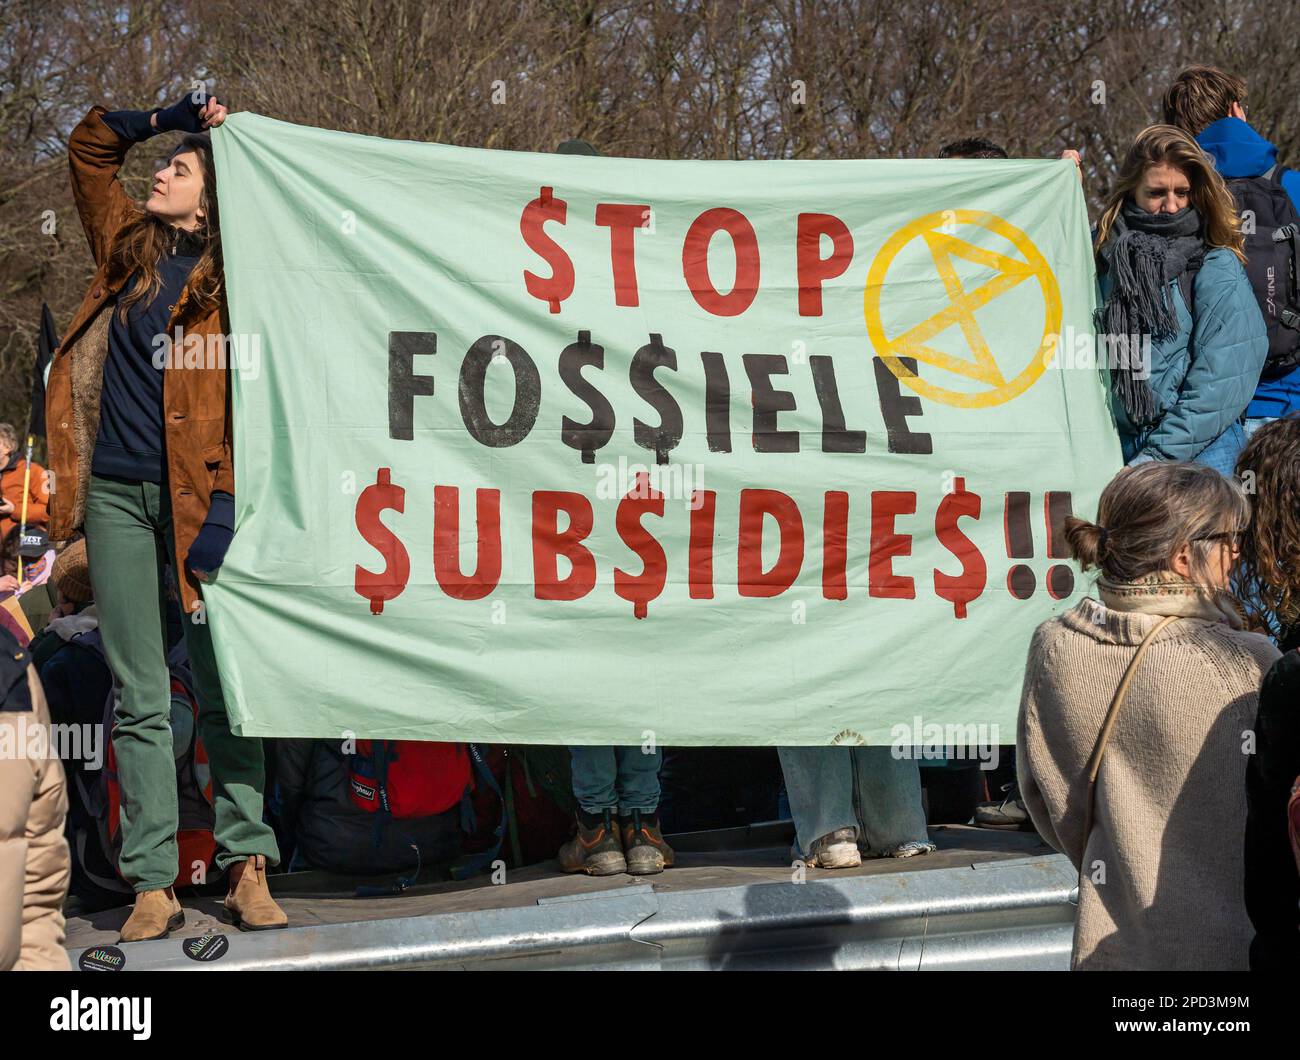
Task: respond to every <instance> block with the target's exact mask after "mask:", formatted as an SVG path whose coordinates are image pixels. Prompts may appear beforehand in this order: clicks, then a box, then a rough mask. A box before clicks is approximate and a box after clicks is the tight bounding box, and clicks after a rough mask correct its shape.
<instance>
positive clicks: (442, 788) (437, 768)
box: [348, 740, 472, 820]
mask: <svg viewBox="0 0 1300 1060" xmlns="http://www.w3.org/2000/svg"><path fill="white" fill-rule="evenodd" d="M471 780H472V777H471V770H470V761H469V752H468V751H467V750H466V748H465V745H464V744H463V743H430V742H426V741H423V740H358V741H357V749H356V750H355V751H354V752H353V753H352V754H350V755H348V782H349V789H348V796H349V798H351V799H352V802H353V803H354V804H355V805H356V806H358V807H359V808H361V809H363V810H365V811H366V812H367V813H386V814H387V815H388V816H390V817H393V818H396V819H398V820H403V819H410V818H413V817H433V816H434V815H435V814H439V813H446V812H447V811H448V810H450V809H451V808H452V807H453V806H456V805H457V804H459V802H460V801H461V799H462V798H464V797H465V796H466V794H467V793H468V792H469V790H470V787H471Z"/></svg>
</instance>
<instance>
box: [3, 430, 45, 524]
mask: <svg viewBox="0 0 1300 1060" xmlns="http://www.w3.org/2000/svg"><path fill="white" fill-rule="evenodd" d="M24 481H26V483H27V525H28V526H41V527H43V526H45V525H46V524H47V523H48V522H49V504H50V490H49V484H48V482H47V481H46V475H45V468H43V467H41V465H40V464H37V463H33V464H32V473H31V475H30V476H28V475H27V461H26V460H25V459H23V456H22V445H21V444H20V440H19V437H18V432H17V431H16V430H14V428H13V427H12V426H11V425H9V424H8V423H0V541H3V540H4V539H5V538H6V537H7V536H8V535H9V531H10V530H12V529H13V528H14V527H15V526H18V525H19V524H20V523H21V522H22V518H23V483H24Z"/></svg>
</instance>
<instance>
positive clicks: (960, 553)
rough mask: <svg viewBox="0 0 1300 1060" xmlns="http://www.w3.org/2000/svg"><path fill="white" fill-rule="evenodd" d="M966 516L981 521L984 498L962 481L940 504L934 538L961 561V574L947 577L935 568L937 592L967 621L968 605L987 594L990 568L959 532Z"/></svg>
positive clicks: (960, 480) (957, 480) (976, 549)
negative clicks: (981, 594)
mask: <svg viewBox="0 0 1300 1060" xmlns="http://www.w3.org/2000/svg"><path fill="white" fill-rule="evenodd" d="M966 515H969V516H970V517H971V518H972V519H978V518H979V517H980V498H979V494H976V493H969V492H967V490H966V480H965V479H964V478H958V479H956V480H955V481H954V482H953V490H952V492H951V493H949V494H947V495H946V496H945V497H944V498H943V500H942V501H941V502H940V503H939V510H938V511H937V512H936V513H935V516H934V536H935V537H936V538H938V539H939V544H941V545H943V547H944V548H946V549H947V550H948V551H949V552H951V553H952V554H953V555H954V556H956V557H957V558H958V559H959V560H961V573H960V574H957V575H951V574H944V573H943V571H941V570H939V569H938V568H937V567H936V568H935V570H934V591H935V594H936V595H937V596H940V597H942V598H943V599H945V600H947V601H948V602H949V603H951V604H952V607H953V613H954V614H956V616H957V617H958V618H965V617H966V605H967V604H968V603H970V602H971V601H972V600H974V599H975V598H976V597H977V596H979V595H980V593H982V592H983V591H984V583H985V581H986V580H987V576H988V565H987V564H986V563H985V562H984V557H983V555H981V554H980V550H979V549H978V548H976V547H975V545H974V543H973V542H972V541H971V539H970V538H968V537H967V536H966V535H965V534H963V533H962V532H961V530H959V529H958V528H957V520H958V519H960V518H962V516H966Z"/></svg>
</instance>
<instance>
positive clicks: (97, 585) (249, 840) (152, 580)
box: [85, 475, 280, 891]
mask: <svg viewBox="0 0 1300 1060" xmlns="http://www.w3.org/2000/svg"><path fill="white" fill-rule="evenodd" d="M85 526H86V553H87V559H88V560H89V565H90V581H91V585H92V587H93V588H94V591H95V606H96V609H97V611H98V614H99V631H100V635H101V636H102V637H103V639H104V651H105V654H107V656H108V664H109V666H110V667H111V669H112V671H113V677H114V683H115V686H116V688H117V692H118V697H117V704H116V707H115V710H114V716H115V724H114V727H113V753H114V755H115V756H116V758H117V770H118V775H119V777H120V779H121V788H122V809H121V823H122V855H121V860H120V863H119V870H120V871H121V873H122V876H123V878H124V879H125V880H127V882H129V883H130V884H131V885H132V886H133V887H134V888H135V889H136V891H150V890H156V889H158V888H161V887H170V886H171V885H172V883H173V881H174V880H175V879H176V872H177V857H178V852H177V847H176V827H177V823H176V822H177V805H176V766H175V759H174V757H173V751H172V732H171V723H170V717H171V679H170V677H169V675H168V671H167V582H166V580H165V578H166V575H165V570H164V568H165V565H166V564H167V563H169V562H170V563H172V564H173V566H174V564H175V555H174V552H175V546H174V544H173V541H172V517H171V499H170V495H169V494H168V492H167V490H166V489H165V488H164V487H163V486H159V485H158V484H157V483H154V482H128V481H125V480H123V479H114V478H105V477H101V476H99V475H94V476H92V477H91V482H90V490H89V493H88V496H87V498H86V523H85ZM196 618H197V619H199V621H195V619H196ZM205 618H206V616H205V615H204V614H203V612H202V611H200V612H198V613H197V614H195V615H184V616H182V624H183V625H184V627H185V645H186V648H187V649H188V651H189V657H190V669H191V671H192V673H193V677H194V687H195V691H196V693H197V696H198V701H199V736H200V737H201V738H202V740H203V743H204V746H205V747H206V749H207V753H208V764H209V767H210V769H211V771H212V795H213V802H214V809H215V811H216V828H215V836H216V841H217V867H218V868H219V869H222V870H224V869H225V868H226V867H227V866H228V865H230V864H231V863H232V862H236V861H242V860H244V859H246V858H248V857H250V856H252V855H254V854H264V855H266V860H267V863H268V864H271V865H275V864H278V863H279V861H280V851H279V848H278V847H277V846H276V842H275V834H274V833H273V832H272V831H271V828H270V826H269V825H267V824H266V823H265V822H264V821H263V820H262V801H263V800H262V793H263V789H264V787H265V783H266V766H265V761H264V759H263V757H262V742H261V741H260V740H257V739H249V738H245V737H241V736H235V735H234V734H233V733H232V732H231V731H230V719H229V717H228V716H227V715H226V704H225V700H224V698H223V697H222V692H221V679H220V677H219V676H218V674H217V663H216V659H215V657H214V656H213V653H212V635H211V633H210V632H209V630H208V626H207V624H206V621H204V619H205ZM189 869H190V866H182V870H183V871H184V872H185V873H186V876H187V877H188V871H189Z"/></svg>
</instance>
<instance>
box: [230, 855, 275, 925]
mask: <svg viewBox="0 0 1300 1060" xmlns="http://www.w3.org/2000/svg"><path fill="white" fill-rule="evenodd" d="M222 915H223V917H224V918H225V919H226V920H228V921H230V923H232V924H234V925H235V926H236V927H238V928H240V929H241V930H243V931H266V930H268V929H270V928H282V927H286V926H288V923H289V917H288V916H287V915H286V914H285V911H284V910H283V909H281V908H280V907H279V906H278V905H276V904H275V899H274V898H272V897H271V891H270V890H269V888H268V887H267V886H266V857H265V855H263V854H254V855H253V856H252V857H250V858H249V859H248V860H247V861H237V862H235V863H234V864H233V865H231V866H230V892H229V893H228V894H227V895H226V900H225V902H224V903H223V910H222Z"/></svg>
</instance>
